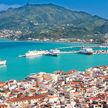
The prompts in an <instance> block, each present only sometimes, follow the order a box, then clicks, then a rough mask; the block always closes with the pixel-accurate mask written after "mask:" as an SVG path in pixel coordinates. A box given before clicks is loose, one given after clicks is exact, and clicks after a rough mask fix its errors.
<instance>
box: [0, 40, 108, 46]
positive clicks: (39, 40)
mask: <svg viewBox="0 0 108 108" xmlns="http://www.w3.org/2000/svg"><path fill="white" fill-rule="evenodd" d="M0 39H9V40H12V41H15V42H55V43H81V44H97V45H107V44H101V43H95V42H78V41H73V42H71V41H56V40H49V41H44V40H25V39H24V40H20V39H19V40H18V39H16V40H15V39H11V38H0Z"/></svg>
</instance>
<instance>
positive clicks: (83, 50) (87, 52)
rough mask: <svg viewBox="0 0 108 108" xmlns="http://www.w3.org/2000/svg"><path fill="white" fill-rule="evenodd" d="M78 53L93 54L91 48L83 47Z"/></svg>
mask: <svg viewBox="0 0 108 108" xmlns="http://www.w3.org/2000/svg"><path fill="white" fill-rule="evenodd" d="M79 53H81V54H87V55H92V54H93V49H92V48H84V47H82V48H81V50H80V51H79Z"/></svg>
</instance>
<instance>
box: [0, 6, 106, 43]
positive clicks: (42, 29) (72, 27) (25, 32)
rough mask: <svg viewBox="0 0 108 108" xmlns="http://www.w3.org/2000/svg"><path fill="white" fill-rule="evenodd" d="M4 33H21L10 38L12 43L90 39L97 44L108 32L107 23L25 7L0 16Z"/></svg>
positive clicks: (62, 10) (74, 13)
mask: <svg viewBox="0 0 108 108" xmlns="http://www.w3.org/2000/svg"><path fill="white" fill-rule="evenodd" d="M4 29H7V30H15V31H21V32H22V33H21V34H18V35H14V36H13V35H12V36H11V37H10V38H12V39H14V38H17V39H21V40H24V39H27V38H29V37H31V38H45V37H46V38H54V39H58V38H82V39H90V38H93V39H94V40H97V41H100V40H102V39H103V36H104V35H105V34H106V33H107V32H108V20H106V19H104V18H101V17H98V16H92V15H90V14H88V13H85V12H81V11H80V12H77V11H71V10H69V9H66V8H63V7H61V6H57V5H54V4H41V5H39V4H38V5H37V4H26V5H25V6H23V7H20V8H15V9H12V8H10V9H8V10H7V11H3V12H0V31H2V30H4Z"/></svg>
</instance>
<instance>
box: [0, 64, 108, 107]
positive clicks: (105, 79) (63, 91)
mask: <svg viewBox="0 0 108 108" xmlns="http://www.w3.org/2000/svg"><path fill="white" fill-rule="evenodd" d="M0 108H108V66H95V67H91V68H89V69H86V70H85V71H83V72H82V71H77V70H70V71H69V72H65V71H54V72H53V73H45V72H40V73H38V74H31V75H29V76H27V78H25V79H24V80H23V81H16V80H9V81H6V82H2V81H0Z"/></svg>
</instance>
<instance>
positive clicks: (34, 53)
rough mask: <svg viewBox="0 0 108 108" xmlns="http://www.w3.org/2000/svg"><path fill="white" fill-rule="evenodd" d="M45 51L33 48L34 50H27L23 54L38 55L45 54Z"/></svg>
mask: <svg viewBox="0 0 108 108" xmlns="http://www.w3.org/2000/svg"><path fill="white" fill-rule="evenodd" d="M45 53H46V51H41V50H40V51H37V50H34V51H28V52H27V53H25V56H26V57H32V56H40V55H42V54H45Z"/></svg>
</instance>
